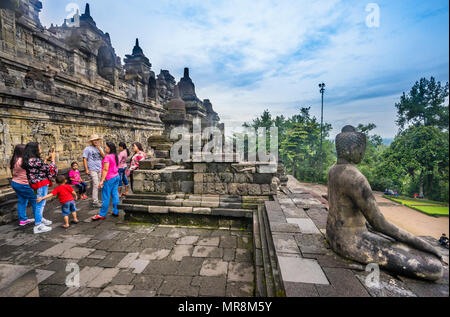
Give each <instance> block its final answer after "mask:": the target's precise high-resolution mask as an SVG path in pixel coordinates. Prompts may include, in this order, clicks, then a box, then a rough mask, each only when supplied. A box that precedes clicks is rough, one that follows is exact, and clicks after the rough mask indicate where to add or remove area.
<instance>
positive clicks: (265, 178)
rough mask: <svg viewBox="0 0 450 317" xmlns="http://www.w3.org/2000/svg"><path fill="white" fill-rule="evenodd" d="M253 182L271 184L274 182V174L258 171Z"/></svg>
mask: <svg viewBox="0 0 450 317" xmlns="http://www.w3.org/2000/svg"><path fill="white" fill-rule="evenodd" d="M253 182H254V183H255V184H271V183H272V174H269V173H256V174H254V175H253Z"/></svg>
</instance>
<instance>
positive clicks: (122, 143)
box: [119, 142, 130, 156]
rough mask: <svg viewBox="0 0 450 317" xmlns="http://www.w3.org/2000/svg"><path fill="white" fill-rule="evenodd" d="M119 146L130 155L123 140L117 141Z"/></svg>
mask: <svg viewBox="0 0 450 317" xmlns="http://www.w3.org/2000/svg"><path fill="white" fill-rule="evenodd" d="M119 147H121V148H123V149H124V150H126V151H127V155H128V156H130V150H128V148H127V145H126V144H125V143H124V142H120V143H119Z"/></svg>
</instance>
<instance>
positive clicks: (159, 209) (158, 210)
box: [148, 206, 169, 214]
mask: <svg viewBox="0 0 450 317" xmlns="http://www.w3.org/2000/svg"><path fill="white" fill-rule="evenodd" d="M168 212H169V207H165V206H148V213H150V214H167V213H168Z"/></svg>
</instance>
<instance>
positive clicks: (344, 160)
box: [326, 126, 443, 280]
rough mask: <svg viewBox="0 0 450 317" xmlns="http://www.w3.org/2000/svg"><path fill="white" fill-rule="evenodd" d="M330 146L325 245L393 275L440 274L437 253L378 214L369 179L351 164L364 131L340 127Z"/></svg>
mask: <svg viewBox="0 0 450 317" xmlns="http://www.w3.org/2000/svg"><path fill="white" fill-rule="evenodd" d="M336 150H337V155H338V161H337V164H335V165H334V166H333V167H332V168H331V169H330V171H329V174H328V201H329V214H328V221H327V229H326V233H327V237H328V242H329V243H330V246H331V248H332V249H333V250H334V251H335V252H337V253H338V254H340V255H342V256H344V257H346V258H349V259H352V260H355V261H358V262H360V263H366V264H368V263H376V264H379V265H380V266H381V267H383V268H385V269H386V270H389V271H392V272H394V273H396V274H400V275H404V276H412V277H416V278H422V279H426V280H438V279H439V278H441V276H442V274H443V268H442V264H441V261H440V255H439V252H438V251H437V250H436V249H435V248H434V247H433V246H431V245H429V244H428V243H427V242H425V241H424V240H422V239H420V238H418V237H415V236H413V235H412V234H410V233H409V232H406V231H404V230H402V229H400V228H398V227H396V226H395V225H393V224H391V223H389V222H388V221H387V220H386V219H385V218H384V216H383V214H382V213H381V212H380V209H379V208H378V205H377V202H376V200H375V197H374V195H373V193H372V189H371V187H370V184H369V182H368V181H367V179H366V178H365V177H364V175H363V174H362V173H361V172H360V171H359V170H358V169H357V168H356V166H355V164H358V163H360V162H361V161H362V159H363V158H364V154H365V150H366V136H365V135H364V134H363V133H360V132H356V130H355V128H354V127H352V126H346V127H344V128H343V129H342V133H340V134H339V135H338V136H337V137H336ZM366 222H367V223H368V225H366ZM368 227H369V228H370V230H369V229H368Z"/></svg>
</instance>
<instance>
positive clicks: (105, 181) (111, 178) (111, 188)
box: [92, 142, 120, 221]
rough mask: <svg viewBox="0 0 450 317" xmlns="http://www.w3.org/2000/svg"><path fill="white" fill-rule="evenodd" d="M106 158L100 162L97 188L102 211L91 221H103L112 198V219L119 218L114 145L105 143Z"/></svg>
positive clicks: (117, 166) (116, 158)
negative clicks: (100, 167) (100, 170)
mask: <svg viewBox="0 0 450 317" xmlns="http://www.w3.org/2000/svg"><path fill="white" fill-rule="evenodd" d="M105 151H106V154H107V155H106V156H105V157H104V158H103V160H102V178H101V180H100V183H99V184H98V187H99V188H101V189H102V209H101V210H100V213H99V214H98V215H95V216H94V217H93V218H92V220H94V221H97V220H105V217H106V214H107V213H108V209H109V201H110V199H111V197H112V204H113V211H112V215H113V216H114V217H118V216H119V209H118V208H117V205H119V179H120V177H119V157H118V156H117V150H116V145H115V144H114V143H110V142H107V143H106V147H105Z"/></svg>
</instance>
